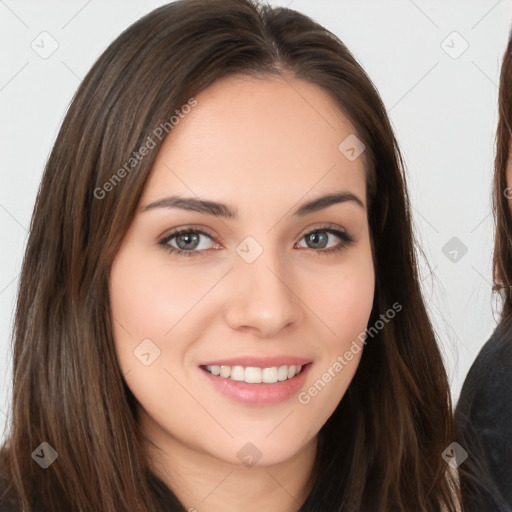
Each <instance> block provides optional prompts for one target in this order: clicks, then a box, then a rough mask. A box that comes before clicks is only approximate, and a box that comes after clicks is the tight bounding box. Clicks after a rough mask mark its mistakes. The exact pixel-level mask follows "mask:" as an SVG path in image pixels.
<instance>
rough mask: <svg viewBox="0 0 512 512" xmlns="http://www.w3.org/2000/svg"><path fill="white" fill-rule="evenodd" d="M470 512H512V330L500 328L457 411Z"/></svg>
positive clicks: (484, 351)
mask: <svg viewBox="0 0 512 512" xmlns="http://www.w3.org/2000/svg"><path fill="white" fill-rule="evenodd" d="M455 420H456V430H457V439H456V440H457V442H458V443H459V444H460V445H461V446H462V447H463V448H464V449H465V450H466V451H467V452H468V458H467V459H466V461H464V462H463V463H462V464H461V465H460V467H459V475H460V481H461V490H462V493H463V501H464V505H465V510H466V511H467V512H473V511H475V512H488V511H489V512H512V330H510V329H509V327H508V325H504V326H501V327H500V326H498V328H497V329H496V331H495V332H494V333H493V335H492V336H491V338H490V339H489V340H488V341H487V343H486V344H485V345H484V347H483V348H482V350H481V351H480V353H479V354H478V356H477V358H476V360H475V362H474V363H473V365H472V367H471V369H470V371H469V373H468V375H467V377H466V380H465V382H464V385H463V387H462V391H461V395H460V398H459V402H458V404H457V409H456V412H455Z"/></svg>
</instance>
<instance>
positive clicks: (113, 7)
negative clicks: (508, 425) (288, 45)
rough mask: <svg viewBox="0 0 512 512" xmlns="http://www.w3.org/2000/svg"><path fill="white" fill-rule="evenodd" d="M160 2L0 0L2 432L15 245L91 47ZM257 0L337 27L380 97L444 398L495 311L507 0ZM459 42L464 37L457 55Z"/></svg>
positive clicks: (18, 248) (511, 18)
mask: <svg viewBox="0 0 512 512" xmlns="http://www.w3.org/2000/svg"><path fill="white" fill-rule="evenodd" d="M164 3H166V2H164V1H157V0H153V1H144V2H143V1H113V0H108V1H105V0H103V1H100V0H89V1H84V0H80V1H75V0H73V1H69V0H68V1H61V2H50V1H20V0H0V108H1V114H2V117H1V123H0V169H1V173H2V178H1V179H2V181H1V183H2V186H1V187H0V226H1V242H0V243H1V252H0V429H2V428H3V426H4V424H5V420H6V414H8V411H9V405H10V400H11V396H10V395H11V391H12V389H11V376H12V372H11V364H12V356H11V353H10V333H11V326H12V319H13V314H14V305H15V299H16V291H17V286H18V279H19V272H20V268H21V263H22V257H23V251H24V248H25V243H26V239H27V231H28V228H29V225H30V217H31V213H32V208H33V206H34V200H35V196H36V192H37V187H38V185H39V181H40V178H41V175H42V171H43V167H44V164H45V162H46V159H47V157H48V155H49V152H50V150H51V147H52V144H53V142H54V140H55V137H56V134H57V130H58V128H59V126H60V124H61V122H62V119H63V116H64V114H65V112H66V109H67V107H68V105H69V102H70V100H71V98H72V96H73V94H74V93H75V91H76V89H77V87H78V85H79V83H80V80H81V79H82V77H84V75H85V74H86V72H87V71H88V70H89V68H90V67H91V66H92V64H93V63H94V61H95V60H96V59H97V57H98V56H99V55H100V53H101V52H102V51H103V50H104V49H105V48H106V47H107V46H108V45H109V44H110V43H111V42H112V41H113V40H114V39H115V38H116V37H117V36H118V35H119V34H120V33H121V32H122V31H123V30H124V29H125V28H127V27H128V26H129V25H130V24H131V23H132V22H134V21H135V20H137V19H138V18H140V17H141V16H142V15H144V14H146V13H147V12H149V11H151V10H152V9H153V8H155V7H157V6H159V5H162V4H164ZM269 3H271V4H273V5H281V6H287V5H288V6H289V7H291V8H293V9H295V10H298V11H300V12H303V13H305V14H307V15H309V16H311V17H312V18H314V19H315V20H317V21H318V22H320V23H321V24H323V25H324V26H326V27H327V28H329V29H330V30H331V31H333V32H334V33H335V34H336V35H338V37H339V38H340V39H341V40H342V41H344V42H345V43H346V44H347V46H348V47H349V49H350V50H351V51H352V52H353V53H354V55H355V56H356V58H357V59H358V60H359V61H360V63H361V64H362V65H363V67H364V68H365V70H366V71H367V72H368V74H369V75H370V77H371V78H372V80H373V81H374V83H375V85H376V86H377V89H378V90H379V92H380V94H381V96H382V99H383V101H384V103H385V105H386V107H387V109H388V112H389V115H390V118H391V121H392V123H393V126H394V129H395V132H396V135H397V137H398V141H399V143H400V146H401V149H402V151H403V154H404V157H405V160H406V164H407V172H408V185H409V190H410V194H411V202H412V205H413V215H414V223H415V230H416V233H417V236H418V238H419V241H420V243H421V245H422V247H423V249H424V252H425V255H426V259H427V261H428V264H429V265H430V267H429V266H428V265H427V263H426V262H425V261H424V260H421V272H422V279H423V281H422V283H423V286H424V290H425V297H426V301H427V304H428V307H429V311H430V313H431V315H432V318H433V321H434V324H435V327H436V331H437V333H438V336H439V340H440V344H441V348H442V350H443V354H444V356H445V359H446V363H447V365H448V370H449V375H450V379H451V383H452V396H453V399H454V401H456V400H457V399H458V396H459V393H460V388H461V386H462V383H463V380H464V377H465V375H466V373H467V371H468V369H469V367H470V365H471V363H472V362H473V360H474V359H475V357H476V355H477V353H478V351H479V350H480V348H481V347H482V345H483V344H484V343H485V341H486V340H487V339H488V337H489V336H490V334H491V333H492V331H493V329H494V327H495V325H496V320H497V318H498V312H499V307H498V305H497V303H496V301H494V300H492V296H491V285H492V274H491V262H492V240H493V231H494V222H493V218H492V214H491V179H492V168H493V158H494V149H495V148H494V144H495V130H496V123H497V94H498V83H499V69H500V64H501V59H502V56H503V53H504V51H505V48H506V43H507V40H508V34H509V28H510V27H511V25H512V5H511V2H510V1H509V0H498V1H495V0H478V1H476V0H472V1H469V0H459V1H446V0H442V1H441V0H440V1H433V0H428V1H427V0H421V1H420V0H414V1H413V0H396V1H391V0H375V1H369V0H366V1H364V2H363V1H361V0H359V1H357V0H338V1H334V0H322V1H312V0H292V1H290V0H282V1H270V2H269ZM43 31H47V32H48V33H49V34H51V37H52V38H54V39H55V40H56V41H57V43H58V45H59V46H58V48H57V50H56V51H55V52H54V53H53V54H52V55H51V56H49V57H48V58H47V59H43V58H41V57H40V56H39V55H38V53H36V52H35V51H34V50H33V49H32V47H31V44H32V42H33V41H35V43H34V44H39V46H40V47H41V46H43V44H44V47H45V48H46V49H48V48H50V46H49V45H50V40H49V39H46V40H45V41H46V42H45V43H41V42H40V41H41V37H46V38H48V36H40V34H41V32H43ZM454 31H456V32H457V33H458V34H459V35H451V34H452V33H453V32H454ZM448 36H449V37H448ZM443 41H444V43H443ZM464 41H466V42H467V44H468V45H469V47H468V48H467V50H466V51H465V52H464V53H462V54H461V55H460V56H459V55H458V54H459V53H460V52H461V51H462V49H463V48H464V46H465V44H466V43H464ZM447 52H448V53H447ZM449 53H451V55H449ZM454 57H457V58H454ZM453 237H457V239H458V240H459V241H460V242H457V243H459V245H460V244H464V246H465V247H467V253H466V254H464V255H463V256H462V257H461V255H462V252H460V250H459V252H458V256H457V258H458V261H456V262H454V261H451V260H450V259H449V258H448V257H447V256H446V255H445V253H444V252H443V247H445V245H446V244H447V243H448V241H449V240H450V239H452V238H453ZM448 248H449V250H452V248H450V247H449V246H448ZM445 252H448V251H447V249H445ZM453 254H454V253H452V255H453ZM431 271H432V272H431ZM0 438H1V434H0Z"/></svg>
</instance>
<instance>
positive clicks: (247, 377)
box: [206, 365, 302, 384]
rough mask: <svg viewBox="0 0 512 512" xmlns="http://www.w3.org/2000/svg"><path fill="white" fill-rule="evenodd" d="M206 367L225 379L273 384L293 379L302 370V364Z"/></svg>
mask: <svg viewBox="0 0 512 512" xmlns="http://www.w3.org/2000/svg"><path fill="white" fill-rule="evenodd" d="M206 369H207V370H208V371H209V372H210V373H212V374H213V375H219V376H220V377H223V378H224V379H228V378H231V379H233V380H237V381H240V382H241V381H244V382H247V383H248V384H261V383H262V382H263V383H265V384H273V383H275V382H278V381H279V382H282V381H285V380H287V379H291V378H292V377H294V376H295V375H297V374H298V373H300V372H301V370H302V366H295V365H290V366H287V365H283V366H279V367H277V366H272V367H271V368H257V367H254V366H248V367H247V368H245V367H243V366H219V365H208V366H207V367H206Z"/></svg>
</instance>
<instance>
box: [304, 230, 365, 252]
mask: <svg viewBox="0 0 512 512" xmlns="http://www.w3.org/2000/svg"><path fill="white" fill-rule="evenodd" d="M329 235H331V236H333V235H334V236H335V237H337V238H339V239H340V240H341V242H340V243H338V244H337V245H335V246H330V247H329V248H327V249H326V248H325V247H326V244H327V243H328V242H329ZM303 239H305V240H307V241H309V243H310V246H309V247H307V248H309V249H322V250H320V251H315V252H317V253H319V254H330V253H332V252H338V251H341V250H343V249H345V248H346V247H348V246H349V245H351V244H352V243H354V242H355V238H354V237H353V236H352V235H351V234H350V233H348V232H347V231H342V230H339V229H334V228H329V227H322V228H317V229H314V230H313V231H309V232H308V233H306V234H305V235H304V236H303Z"/></svg>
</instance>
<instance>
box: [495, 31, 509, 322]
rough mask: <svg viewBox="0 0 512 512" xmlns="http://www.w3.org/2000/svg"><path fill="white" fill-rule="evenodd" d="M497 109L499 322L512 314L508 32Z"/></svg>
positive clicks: (496, 255)
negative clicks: (500, 302) (500, 306)
mask: <svg viewBox="0 0 512 512" xmlns="http://www.w3.org/2000/svg"><path fill="white" fill-rule="evenodd" d="M498 108H499V115H498V129H497V133H496V156H495V160H494V178H493V195H492V199H493V213H494V218H495V222H496V234H495V237H494V256H493V268H494V284H493V291H494V292H498V293H499V294H500V295H501V298H502V305H503V306H502V309H501V317H500V320H501V321H504V320H506V319H507V318H508V317H510V315H511V314H512V213H511V212H512V184H511V187H510V188H507V167H508V164H509V160H511V158H512V155H511V153H510V144H511V140H512V138H511V135H512V130H511V126H510V123H511V120H512V31H511V32H510V37H509V41H508V45H507V49H506V51H505V55H504V56H503V62H502V65H501V76H500V88H499V95H498Z"/></svg>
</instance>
